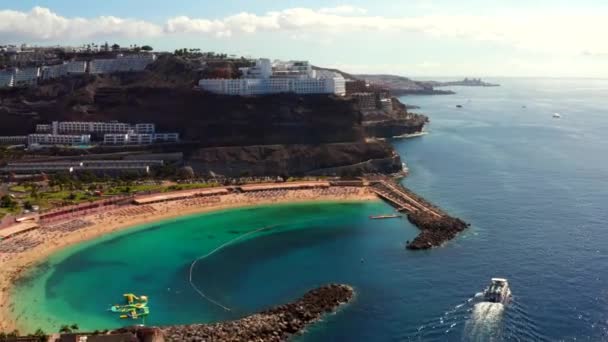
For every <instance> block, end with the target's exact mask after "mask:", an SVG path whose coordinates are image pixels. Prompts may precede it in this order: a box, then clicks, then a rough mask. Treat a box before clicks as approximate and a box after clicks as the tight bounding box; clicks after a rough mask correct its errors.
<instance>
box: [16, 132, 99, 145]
mask: <svg viewBox="0 0 608 342" xmlns="http://www.w3.org/2000/svg"><path fill="white" fill-rule="evenodd" d="M27 143H28V145H35V144H38V145H88V144H90V143H91V135H89V134H82V135H70V134H29V135H28V136H27Z"/></svg>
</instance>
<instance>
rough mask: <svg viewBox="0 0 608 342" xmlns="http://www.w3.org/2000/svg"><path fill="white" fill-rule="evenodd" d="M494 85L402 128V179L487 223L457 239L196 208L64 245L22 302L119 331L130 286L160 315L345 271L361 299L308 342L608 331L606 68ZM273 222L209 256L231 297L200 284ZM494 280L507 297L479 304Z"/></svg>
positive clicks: (368, 211)
mask: <svg viewBox="0 0 608 342" xmlns="http://www.w3.org/2000/svg"><path fill="white" fill-rule="evenodd" d="M488 81H490V82H497V83H500V84H502V86H501V87H496V88H467V87H453V88H452V89H454V90H455V91H456V92H457V94H456V95H448V96H406V97H402V98H401V100H402V102H404V103H407V104H410V105H417V106H420V107H421V108H420V109H419V110H415V111H417V112H422V113H425V114H428V115H429V116H430V118H431V124H430V125H429V126H428V128H427V129H428V131H429V134H428V135H426V136H423V137H419V138H413V139H408V140H395V141H393V142H392V143H393V144H394V146H395V147H396V149H397V150H398V151H399V153H400V154H401V156H402V158H403V159H404V160H405V161H406V162H407V164H408V166H409V168H410V176H409V177H407V178H406V179H404V181H403V182H404V184H405V185H407V186H408V187H410V188H411V189H412V190H414V191H416V192H418V193H419V194H420V195H422V196H424V197H425V198H426V199H428V200H429V201H431V202H434V203H436V204H438V205H439V206H440V207H442V208H443V209H445V210H446V211H448V212H449V213H450V214H452V215H454V216H458V217H460V218H462V219H464V220H465V221H467V222H470V223H471V224H472V226H471V227H470V229H468V230H467V231H466V232H465V233H463V234H461V235H460V236H459V237H457V238H456V239H455V240H453V241H450V242H448V243H447V244H446V245H444V246H442V247H439V248H436V249H433V250H429V251H408V250H406V249H405V248H404V244H405V241H406V240H411V239H412V238H413V237H415V236H416V234H417V233H418V230H417V229H416V228H415V227H413V226H412V225H410V224H409V223H407V220H404V219H401V220H399V219H391V220H369V219H368V216H369V215H374V214H383V213H389V212H391V211H392V208H391V207H389V206H388V205H386V204H384V203H382V202H365V203H308V204H293V205H277V206H263V207H255V208H248V209H237V210H230V211H223V212H217V213H209V214H203V215H196V216H191V217H186V218H182V219H179V220H172V221H166V222H161V223H157V224H154V225H149V226H145V227H139V228H136V229H133V230H129V231H125V232H121V233H117V234H113V235H111V236H107V237H104V238H103V239H99V240H95V241H91V242H87V243H85V244H82V245H79V246H75V247H72V248H69V249H67V250H65V251H62V252H60V253H58V254H56V255H54V256H53V257H51V258H50V259H49V260H48V261H47V262H46V263H44V264H42V265H41V266H40V267H38V268H36V269H34V270H33V271H31V272H30V274H29V275H28V277H27V278H26V279H24V280H22V281H21V282H20V283H19V286H18V287H17V288H16V289H15V293H14V298H15V300H16V303H15V310H16V311H15V312H16V315H17V316H20V319H21V320H22V321H21V322H22V324H23V325H27V326H28V327H30V328H32V329H35V328H37V327H38V326H40V327H42V328H44V329H45V330H47V331H52V330H57V329H58V328H59V326H60V325H61V324H71V323H78V324H79V325H80V327H81V328H82V329H103V328H111V327H117V326H120V325H122V324H125V323H128V324H132V323H133V322H132V321H130V322H125V321H121V320H120V319H119V318H117V317H116V315H113V314H111V313H108V312H107V311H106V310H107V308H108V307H109V306H110V305H111V304H115V303H116V302H119V301H121V299H122V297H121V296H122V294H123V293H130V292H132V293H135V294H146V295H148V296H149V297H150V310H151V314H150V316H149V317H148V318H147V319H146V322H145V323H146V324H150V325H152V324H174V323H192V322H214V321H220V320H226V319H235V318H238V317H242V316H244V315H247V314H250V313H253V312H256V311H259V310H261V309H265V308H268V307H271V306H273V305H277V304H280V303H284V302H287V301H290V300H294V299H296V298H298V297H300V296H301V295H302V294H304V293H305V292H306V291H307V290H309V289H311V288H314V287H316V286H320V285H323V284H326V283H329V282H338V283H347V284H351V285H353V286H354V287H355V290H356V291H357V295H356V298H355V300H354V301H353V302H352V303H350V304H348V305H347V306H345V307H344V308H342V309H340V311H339V312H338V313H336V314H333V315H330V316H328V317H326V318H325V319H324V320H323V321H322V322H320V323H318V324H316V325H314V326H313V327H311V328H310V329H309V330H308V331H307V332H306V334H304V335H303V336H300V337H298V338H297V340H298V341H505V340H506V341H557V340H563V341H574V340H577V341H580V340H588V341H600V340H606V339H608V285H607V281H606V280H607V278H606V277H607V275H606V274H608V273H607V272H606V271H607V268H608V243H607V242H608V231H607V230H606V222H607V221H608V211H607V210H606V208H605V206H606V205H607V204H608V160H606V157H605V156H606V155H608V139H605V138H604V137H605V135H606V133H605V132H606V131H607V130H608V80H590V79H489V80H488ZM458 104H460V105H462V106H463V108H456V105H458ZM555 112H559V113H560V114H561V119H554V118H553V117H552V115H553V113H555ZM262 227H268V229H267V230H263V231H260V232H258V233H254V234H251V235H247V236H246V237H245V238H243V239H241V240H238V241H236V242H234V243H233V244H230V245H228V246H227V247H225V248H222V249H220V250H218V251H217V252H215V253H214V254H212V255H210V256H209V257H207V258H204V259H202V260H201V261H200V262H198V263H197V264H196V266H195V267H194V268H193V281H194V283H195V284H196V285H197V286H198V287H199V288H200V289H201V290H202V291H203V292H204V294H205V295H206V296H208V297H209V298H212V299H213V300H214V301H216V302H217V303H220V304H221V305H223V306H226V307H227V308H229V309H230V311H227V310H225V309H223V308H221V307H219V306H218V305H215V304H213V303H212V302H210V301H208V300H206V299H204V298H202V297H201V296H200V294H198V293H197V292H196V291H194V290H193V289H192V288H191V287H190V285H189V283H188V276H189V268H190V265H191V263H192V262H193V261H194V260H195V259H196V258H198V257H200V256H202V255H205V254H207V253H209V252H210V251H212V250H214V249H215V248H217V247H218V246H221V245H222V244H224V243H226V242H228V241H231V240H234V239H235V238H237V237H238V236H242V235H244V234H246V233H247V232H252V231H255V230H257V229H260V228H262ZM496 276H501V277H506V278H508V279H509V282H510V285H511V290H512V292H513V300H512V302H511V303H510V304H508V305H506V306H503V305H500V304H488V303H483V302H481V301H480V298H479V295H480V293H481V291H483V289H484V287H485V286H486V285H487V284H488V282H489V280H490V278H491V277H496ZM33 325H35V326H33Z"/></svg>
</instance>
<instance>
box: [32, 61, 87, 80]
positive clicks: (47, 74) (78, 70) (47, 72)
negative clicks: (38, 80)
mask: <svg viewBox="0 0 608 342" xmlns="http://www.w3.org/2000/svg"><path fill="white" fill-rule="evenodd" d="M86 71H87V62H86V61H71V62H66V63H63V64H57V65H51V66H45V67H42V79H43V80H49V79H54V78H60V77H65V76H69V75H74V74H84V73H86Z"/></svg>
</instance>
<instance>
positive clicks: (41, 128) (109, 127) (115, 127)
mask: <svg viewBox="0 0 608 342" xmlns="http://www.w3.org/2000/svg"><path fill="white" fill-rule="evenodd" d="M132 130H134V131H135V132H137V133H154V132H155V130H156V128H155V125H154V124H152V123H140V124H135V125H131V124H128V123H124V122H103V121H91V122H86V121H53V123H52V124H50V125H45V124H40V125H36V132H39V133H42V132H52V133H53V134H60V133H97V134H104V133H128V132H129V131H132Z"/></svg>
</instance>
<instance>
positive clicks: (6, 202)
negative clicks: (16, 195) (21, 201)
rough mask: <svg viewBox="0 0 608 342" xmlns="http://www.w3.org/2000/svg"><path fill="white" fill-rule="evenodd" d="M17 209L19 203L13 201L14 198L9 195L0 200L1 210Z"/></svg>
mask: <svg viewBox="0 0 608 342" xmlns="http://www.w3.org/2000/svg"><path fill="white" fill-rule="evenodd" d="M16 207H17V202H16V201H15V200H13V198H12V197H11V196H9V195H4V196H2V197H1V198H0V208H4V209H8V210H11V209H15V208H16Z"/></svg>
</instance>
